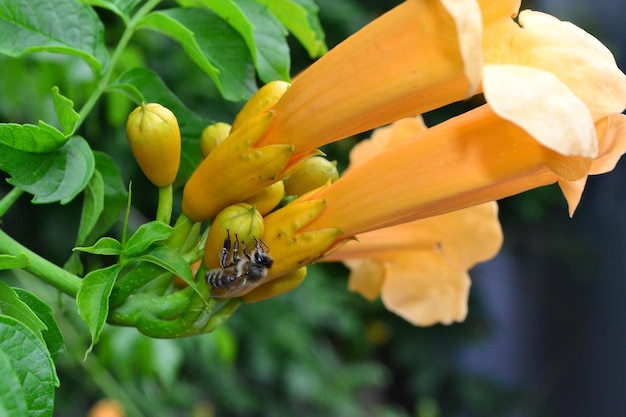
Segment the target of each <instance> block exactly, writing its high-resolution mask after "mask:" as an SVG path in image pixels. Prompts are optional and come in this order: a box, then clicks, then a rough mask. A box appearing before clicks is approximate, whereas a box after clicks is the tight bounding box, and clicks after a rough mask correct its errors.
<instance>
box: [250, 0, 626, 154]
mask: <svg viewBox="0 0 626 417" xmlns="http://www.w3.org/2000/svg"><path fill="white" fill-rule="evenodd" d="M473 5H476V2H475V1H471V0H467V1H462V2H452V1H441V2H438V1H423V0H408V1H406V2H404V3H402V4H401V5H399V6H398V7H396V8H395V9H393V10H391V11H389V12H388V13H386V14H384V15H383V16H381V17H380V18H378V19H376V20H375V21H373V22H372V23H370V24H369V25H368V26H366V27H364V28H363V29H361V30H360V31H359V32H357V33H356V34H354V35H353V36H351V37H350V38H348V39H346V40H345V41H344V42H343V43H341V44H339V45H338V46H337V47H335V48H334V49H333V50H331V51H330V52H329V53H328V54H326V55H325V56H324V57H322V58H321V59H320V60H318V61H317V62H316V63H314V64H313V65H312V66H311V67H309V68H308V69H306V70H305V71H304V72H303V73H302V74H300V75H298V76H297V77H296V78H295V80H294V82H293V84H292V86H291V87H290V88H289V89H288V90H287V92H286V93H285V94H284V95H283V96H282V98H281V99H280V100H279V101H278V103H277V104H276V105H275V106H274V110H275V111H276V118H275V120H274V123H273V125H272V127H271V128H270V129H269V130H268V132H267V133H266V134H265V136H264V137H263V138H261V140H260V141H259V143H263V144H270V143H293V144H294V145H295V150H294V155H295V156H297V155H300V154H303V153H305V152H309V151H311V150H312V149H315V148H317V147H319V146H321V145H323V144H325V143H329V142H332V141H335V140H339V139H342V138H345V137H347V136H350V135H353V134H356V133H359V132H363V131H366V130H369V129H372V128H375V127H378V126H382V125H384V124H387V123H390V122H393V121H394V120H399V119H401V118H404V117H407V116H412V115H416V114H422V113H424V112H426V111H429V110H432V109H435V108H438V107H441V106H442V105H445V104H449V103H452V102H455V101H458V100H461V99H463V98H465V97H467V96H468V91H471V90H472V89H471V88H470V86H471V85H478V82H477V80H480V78H481V77H482V79H483V86H484V87H485V88H486V91H485V96H486V98H487V101H488V102H489V103H490V104H491V105H492V108H493V109H494V111H495V112H496V113H497V114H498V115H500V116H501V117H504V118H507V119H508V120H511V121H513V122H514V123H516V124H518V125H519V126H523V128H525V129H533V131H532V132H531V133H533V135H534V136H535V137H536V138H537V140H540V141H543V139H542V136H550V132H549V131H547V132H546V131H544V134H543V135H541V131H542V130H543V129H545V124H544V125H542V126H539V129H537V128H535V127H536V126H533V122H534V121H536V120H537V119H546V118H552V119H553V120H555V126H563V125H565V126H568V127H569V129H570V131H572V132H575V133H577V134H578V135H579V136H580V135H583V137H582V138H580V140H582V141H584V142H585V143H584V144H582V143H581V144H579V145H576V146H578V147H581V149H580V150H581V151H583V152H585V154H586V156H593V153H594V151H595V148H594V145H593V143H594V142H595V138H593V137H589V135H591V136H593V135H592V127H591V126H592V124H593V122H595V121H597V120H599V119H601V118H602V117H604V116H606V115H608V114H612V113H619V112H621V111H622V110H623V109H624V106H625V105H626V78H625V77H624V74H623V73H622V72H621V71H620V70H619V69H618V68H617V66H616V64H615V60H614V59H613V56H612V55H611V53H610V51H608V49H607V48H606V47H605V46H604V45H602V44H601V43H600V42H599V41H598V40H597V39H595V38H594V37H593V36H591V35H589V34H588V33H586V32H584V31H583V30H582V29H580V28H578V27H576V26H574V25H572V24H570V23H566V22H561V21H559V20H558V19H556V18H553V17H552V16H549V15H545V14H543V13H538V12H531V11H524V12H522V13H520V15H519V19H518V21H519V24H518V23H516V22H515V21H514V20H513V19H512V16H513V15H516V14H517V9H518V7H519V1H506V0H482V1H480V2H478V5H479V7H473ZM462 16H466V17H465V18H463V17H462ZM468 16H469V17H468ZM470 51H473V52H470ZM485 64H489V65H488V66H489V67H491V70H490V71H483V68H486V67H485ZM495 67H500V68H495ZM533 69H534V70H535V71H531V70H533ZM535 82H536V83H541V84H542V85H543V86H546V87H547V88H549V89H548V90H546V89H544V88H539V85H536V86H535V88H527V86H528V84H529V83H535ZM487 87H489V88H487ZM548 97H551V100H546V99H547V98H548ZM519 99H523V100H519ZM492 101H493V103H492ZM529 102H534V103H533V105H532V106H530V107H529V106H528V103H529ZM581 102H582V103H581ZM542 103H545V105H541V104H542ZM583 107H586V108H587V110H585V109H583ZM568 111H571V112H572V113H569V114H568ZM589 113H590V115H589ZM564 117H568V118H567V119H566V120H561V119H563V118H564ZM564 122H566V123H564ZM584 135H587V136H586V137H585V136H584ZM576 140H579V139H576ZM573 142H574V141H572V140H570V141H569V143H573ZM542 143H544V142H542ZM576 146H575V147H576Z"/></svg>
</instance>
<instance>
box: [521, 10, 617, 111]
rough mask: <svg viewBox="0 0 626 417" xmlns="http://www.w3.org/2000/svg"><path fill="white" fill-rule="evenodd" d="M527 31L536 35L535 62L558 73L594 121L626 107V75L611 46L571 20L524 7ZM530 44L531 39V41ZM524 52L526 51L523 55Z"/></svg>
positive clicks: (522, 19)
mask: <svg viewBox="0 0 626 417" xmlns="http://www.w3.org/2000/svg"><path fill="white" fill-rule="evenodd" d="M519 23H520V25H521V26H522V27H523V28H524V30H523V31H522V33H523V34H527V35H528V36H527V37H528V38H532V41H531V42H532V45H527V46H531V47H532V48H533V52H532V54H530V56H529V58H531V57H532V64H531V66H534V67H535V68H543V69H545V70H546V71H550V72H552V73H554V74H556V76H557V77H559V79H561V81H563V82H564V83H565V84H566V85H567V86H568V87H569V88H570V89H571V90H572V91H574V93H575V94H576V95H577V96H578V97H579V98H580V99H581V100H582V101H583V102H585V104H586V105H587V107H589V109H590V110H591V113H592V115H593V118H594V120H598V119H600V118H602V117H604V116H606V115H609V114H612V113H621V112H622V111H623V110H624V108H625V107H626V76H625V75H624V73H623V72H622V71H621V70H620V69H619V68H618V67H617V64H616V62H615V58H614V57H613V54H612V53H611V51H609V49H608V48H607V47H606V46H604V45H603V44H602V42H600V41H599V40H598V39H596V38H595V37H593V36H592V35H590V34H589V33H587V32H585V31H584V30H583V29H581V28H579V27H578V26H576V25H574V24H572V23H570V22H562V21H560V20H559V19H557V18H555V17H553V16H550V15H548V14H545V13H541V12H536V11H531V10H524V11H522V12H521V13H520V15H519ZM529 43H530V42H529ZM522 55H524V54H522Z"/></svg>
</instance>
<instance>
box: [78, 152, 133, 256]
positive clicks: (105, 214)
mask: <svg viewBox="0 0 626 417" xmlns="http://www.w3.org/2000/svg"><path fill="white" fill-rule="evenodd" d="M94 157H95V160H96V170H97V172H99V173H100V176H101V177H102V182H103V185H104V188H103V190H104V200H103V202H102V205H103V210H101V211H100V215H99V216H98V220H97V222H96V224H95V225H94V226H93V228H92V230H91V232H90V233H89V235H88V236H87V237H85V239H84V240H83V242H80V244H84V243H91V242H95V241H96V239H98V238H99V237H100V236H102V235H103V234H104V233H106V232H107V231H108V230H109V229H110V228H111V226H113V224H115V222H116V221H117V220H118V219H119V218H120V214H121V213H122V211H123V210H124V207H126V199H127V198H128V191H127V190H126V186H125V185H124V181H123V180H122V175H121V174H120V172H119V170H118V169H117V165H115V162H113V159H111V157H110V156H109V155H107V154H105V153H102V152H94Z"/></svg>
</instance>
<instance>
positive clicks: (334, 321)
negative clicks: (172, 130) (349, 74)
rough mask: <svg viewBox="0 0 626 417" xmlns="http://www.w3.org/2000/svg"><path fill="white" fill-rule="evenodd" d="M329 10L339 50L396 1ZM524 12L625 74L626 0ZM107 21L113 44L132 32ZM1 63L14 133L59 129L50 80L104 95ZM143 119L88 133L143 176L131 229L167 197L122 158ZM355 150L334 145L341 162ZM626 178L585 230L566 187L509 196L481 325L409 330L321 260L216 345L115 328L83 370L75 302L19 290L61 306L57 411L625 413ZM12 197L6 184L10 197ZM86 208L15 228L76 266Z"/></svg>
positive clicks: (53, 211) (149, 36)
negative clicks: (98, 405) (554, 19)
mask: <svg viewBox="0 0 626 417" xmlns="http://www.w3.org/2000/svg"><path fill="white" fill-rule="evenodd" d="M317 3H318V4H319V5H320V18H321V21H322V24H323V26H324V29H325V31H326V34H327V42H328V45H329V47H332V46H333V45H334V44H336V43H338V42H339V41H340V40H342V39H344V38H345V37H346V36H348V35H349V34H350V33H353V32H354V31H356V30H357V29H358V28H359V27H361V26H363V25H364V24H366V23H367V22H368V21H370V20H372V19H373V18H375V17H376V16H377V15H379V14H380V13H382V12H383V11H384V10H388V9H390V8H391V7H393V5H394V4H397V3H399V2H398V1H382V0H381V1H356V0H341V1H336V0H317ZM522 6H523V7H522V8H531V9H535V10H545V11H550V12H553V13H555V14H557V16H559V17H560V18H562V19H564V20H572V21H573V22H575V23H576V24H578V25H579V26H582V27H584V28H585V29H586V30H588V31H589V32H591V33H593V34H594V35H595V36H597V37H598V38H599V39H600V40H602V41H603V42H604V43H605V44H606V45H608V46H609V47H610V48H611V50H612V51H613V52H614V54H615V55H616V58H617V59H618V62H619V64H620V67H621V68H622V69H624V68H626V34H625V33H624V28H623V17H624V15H625V13H626V6H624V5H623V3H622V2H621V1H605V2H602V1H596V2H594V3H593V4H590V3H589V4H587V5H586V3H584V2H577V4H576V5H573V4H571V2H557V1H544V2H526V1H525V2H524V3H523V5H522ZM99 13H100V15H101V18H102V19H103V21H104V22H105V24H106V25H107V28H108V29H107V30H108V32H109V33H110V35H111V36H112V39H111V41H114V39H113V37H114V36H115V35H116V34H119V30H120V26H119V25H120V23H119V21H117V20H116V19H115V18H114V16H113V15H111V14H109V13H107V12H105V11H102V10H99ZM620 13H621V14H620ZM618 16H621V19H620V18H618ZM133 44H134V45H136V47H135V48H131V49H130V50H129V51H128V52H127V53H126V56H125V57H124V61H123V62H124V63H125V64H126V65H128V66H129V67H130V66H133V65H145V66H148V67H149V68H151V69H153V70H155V71H156V72H157V73H158V74H160V75H161V77H162V78H163V79H164V81H165V82H166V84H167V85H168V86H169V87H170V88H171V89H172V90H173V91H175V92H176V94H178V96H179V97H181V98H182V99H183V101H184V102H185V104H186V105H187V106H188V107H190V108H192V109H194V110H195V111H197V112H198V113H200V114H202V115H204V116H206V117H207V118H210V119H215V120H223V121H230V120H232V118H233V115H234V114H235V112H236V111H237V109H238V108H239V107H240V106H241V103H225V102H223V101H222V100H220V99H219V98H218V95H217V92H216V91H215V89H214V87H212V85H211V83H210V81H209V80H208V77H207V76H206V75H204V74H203V73H201V72H200V70H198V69H197V68H196V66H195V65H194V64H193V63H192V62H191V61H190V60H189V59H188V58H187V57H186V55H185V54H184V53H183V52H182V51H181V50H180V48H179V47H178V46H176V45H174V44H173V43H170V42H169V41H167V40H166V39H165V38H164V37H161V36H159V35H156V34H154V33H140V34H139V35H138V36H136V37H135V38H134V42H133ZM291 47H292V57H293V63H292V67H293V70H292V73H293V74H296V73H297V72H298V71H299V70H301V69H302V68H305V67H306V66H307V65H308V64H309V63H310V62H311V61H310V59H309V58H308V57H307V55H306V53H305V52H304V51H303V50H302V48H301V47H300V46H299V45H298V44H297V43H296V42H291ZM0 68H1V71H2V77H1V78H0V87H1V89H0V91H2V95H1V97H0V120H1V121H3V122H4V121H10V122H16V123H33V122H36V121H37V120H38V119H43V120H53V119H54V113H53V109H52V107H51V105H50V104H49V102H48V101H46V100H44V99H43V97H45V96H46V95H47V94H49V90H50V87H51V86H52V85H59V86H60V88H61V91H63V92H64V93H65V94H66V95H68V96H69V97H72V98H73V99H74V101H76V102H82V101H83V100H84V99H85V97H86V95H87V94H88V92H89V91H90V89H91V88H92V85H91V78H90V73H89V71H88V69H87V68H86V67H85V66H84V65H83V64H81V63H80V61H78V60H76V59H74V58H71V57H65V56H58V55H49V54H45V55H44V54H38V55H34V56H30V57H28V58H26V59H22V60H15V59H10V58H6V57H0ZM68 68H70V70H71V71H70V72H69V73H68V72H67V69H68ZM41 103H47V104H41ZM472 104H473V103H463V104H461V105H455V106H450V107H449V108H447V109H443V111H441V112H439V113H434V114H429V115H427V116H426V120H427V121H428V122H429V123H435V122H437V121H439V120H442V119H443V118H445V117H448V116H449V115H450V114H451V113H454V112H458V111H461V110H463V109H464V108H465V107H466V106H469V105H472ZM131 107H132V105H131V103H130V102H129V101H128V100H126V99H125V98H123V97H122V96H118V95H110V96H107V97H106V98H105V100H103V101H102V103H101V106H100V107H99V108H98V109H97V110H96V112H94V113H93V114H92V117H91V118H90V119H89V120H88V121H87V123H86V124H85V125H84V136H85V137H87V138H90V140H91V145H92V147H94V148H95V149H101V150H105V151H107V152H109V153H110V154H112V155H114V158H115V160H116V162H117V164H118V167H119V168H120V170H121V171H122V174H123V176H124V179H125V180H130V179H132V181H133V183H134V185H133V193H134V202H135V209H136V210H134V211H133V213H132V216H133V217H132V218H131V221H133V219H135V221H136V222H138V223H140V222H143V221H145V220H146V219H147V218H152V217H153V215H154V212H153V211H154V207H155V205H156V198H157V195H156V191H155V190H154V189H153V188H152V187H151V186H150V184H149V183H148V182H147V180H146V179H145V178H144V177H143V175H142V174H141V172H140V171H139V169H138V167H137V165H136V163H135V162H134V160H133V159H132V156H131V155H130V152H128V149H127V144H126V138H125V133H124V128H123V126H124V123H125V119H126V116H127V115H128V113H129V111H130V110H131ZM364 136H365V135H364ZM356 140H358V138H353V139H349V140H345V141H342V142H340V143H338V144H334V145H332V146H328V147H327V148H325V151H326V152H327V153H328V154H329V157H330V158H331V159H336V160H338V161H339V166H340V167H342V168H343V167H345V165H346V162H347V153H348V151H349V149H350V147H351V145H352V144H353V143H355V141H356ZM625 174H626V168H624V165H623V163H622V164H621V165H618V167H617V168H616V170H615V171H614V172H612V173H611V174H609V175H605V176H601V177H597V178H590V179H589V182H588V186H587V189H586V191H585V194H584V196H583V199H582V203H581V205H580V208H579V209H578V211H577V213H576V215H575V217H574V218H573V219H570V218H569V217H568V216H567V208H566V203H565V200H564V199H563V198H562V197H561V196H560V192H559V190H558V189H557V188H556V187H546V188H542V189H538V190H534V191H532V192H528V193H525V194H523V195H520V196H516V197H512V198H509V199H506V200H504V201H502V202H501V220H502V223H503V226H504V232H505V247H504V249H503V251H502V252H501V254H500V255H499V256H498V257H497V258H496V259H494V260H493V261H491V262H489V263H486V264H483V265H480V266H479V267H477V268H476V269H475V270H474V271H473V272H472V277H473V287H472V293H471V299H470V308H469V316H468V318H467V320H466V321H465V322H464V323H461V324H455V325H451V326H433V327H431V328H416V327H413V326H411V325H409V324H408V323H406V322H404V321H403V320H401V319H399V318H398V317H396V316H394V315H393V314H391V313H389V312H387V311H386V310H385V309H384V308H383V307H382V305H381V303H380V302H374V303H370V302H368V301H366V300H364V299H363V298H361V297H360V296H359V295H356V294H353V293H349V292H348V291H347V290H346V278H347V270H346V269H345V268H344V267H343V266H341V265H338V264H323V265H316V266H314V267H312V268H310V271H309V276H308V278H307V279H306V280H305V282H304V284H302V285H301V286H300V287H299V288H298V289H296V290H295V291H293V292H292V293H289V294H286V295H284V296H281V297H279V298H277V299H273V300H269V301H266V302H263V303H259V304H254V305H246V306H244V307H242V308H241V309H240V310H239V311H238V312H237V313H236V314H235V315H234V316H233V317H232V318H231V319H230V321H229V322H228V323H227V325H226V326H224V327H222V328H220V329H218V331H216V332H214V333H212V334H208V335H204V336H200V337H193V338H188V339H183V340H154V339H149V338H147V337H144V336H142V335H140V334H139V333H138V332H137V331H135V330H134V329H126V328H112V327H108V328H106V330H105V332H104V334H103V336H102V338H101V342H100V343H99V344H98V345H97V346H96V349H95V350H94V354H93V355H91V356H90V357H89V358H88V359H87V361H82V356H83V353H84V349H85V348H86V346H87V345H88V337H87V336H88V333H87V331H86V328H85V326H84V325H82V324H81V322H80V320H79V319H78V318H77V317H76V314H75V312H74V311H73V305H72V300H71V299H66V298H65V297H59V295H58V294H57V293H56V291H54V290H52V289H51V288H50V287H47V286H45V285H43V284H39V283H37V282H36V280H35V279H33V278H32V277H29V276H27V275H25V274H21V273H16V274H11V276H6V279H7V280H10V281H11V282H12V283H14V284H15V285H19V286H24V287H26V288H28V289H30V290H32V291H33V292H35V293H36V294H38V295H39V296H41V297H42V298H44V299H45V300H47V301H48V302H49V303H50V304H51V305H54V306H57V308H58V315H57V316H58V320H59V322H60V325H61V327H62V330H63V332H64V335H65V337H66V342H67V345H68V347H69V351H68V353H67V354H66V355H63V356H62V357H61V358H60V360H59V364H58V371H59V376H60V379H61V382H62V385H61V387H60V388H59V389H58V390H57V399H56V410H55V415H56V416H80V415H85V414H86V410H87V409H89V407H90V406H91V405H93V403H94V402H95V401H97V400H98V399H101V398H104V397H114V398H117V399H118V400H120V401H122V402H123V403H124V404H126V405H127V407H128V408H127V410H126V412H127V415H128V416H140V415H143V416H157V417H158V416H198V417H201V416H202V417H205V416H206V417H210V416H220V417H222V416H223V417H231V416H232V417H238V416H276V417H281V416H302V417H309V416H310V417H313V416H337V417H352V416H355V417H357V416H377V417H378V416H381V417H386V416H388V417H400V416H403V417H404V416H420V417H437V416H454V417H456V416H458V417H470V416H476V417H479V416H515V417H521V416H569V417H577V416H580V417H583V416H623V415H626V395H625V394H624V393H626V331H625V329H626V304H625V303H624V302H623V301H622V299H623V297H624V296H625V295H626V280H625V276H624V275H625V273H626V262H625V254H626V216H624V212H625V211H626V210H625V209H626V198H625V197H624V194H623V192H622V191H623V190H625V189H626V175H625ZM6 191H8V187H7V186H6V185H5V184H4V182H3V184H2V185H0V193H3V194H4V193H5V192H6ZM77 200H78V201H75V202H72V203H70V204H69V205H67V206H58V205H54V206H33V205H30V204H29V202H28V198H27V197H22V199H21V200H20V202H19V204H18V205H16V206H15V207H14V209H13V210H12V211H11V212H10V213H9V214H8V215H7V216H5V218H4V220H3V224H2V227H3V229H5V230H6V231H7V232H8V233H9V234H11V235H13V236H15V237H17V238H18V239H19V240H20V241H21V242H22V243H24V244H25V245H27V246H28V247H30V248H32V249H33V250H35V251H37V252H39V253H41V254H42V255H44V256H46V257H48V258H50V259H52V260H53V261H54V262H56V263H57V264H63V263H64V262H65V261H66V260H67V257H68V256H69V254H70V251H71V248H72V246H73V242H74V236H75V234H76V228H77V224H76V222H75V219H76V218H77V216H78V215H79V213H80V198H79V199H77ZM117 227H118V228H119V226H117ZM116 232H119V230H114V231H113V233H116ZM2 278H3V279H5V276H4V275H3V277H2Z"/></svg>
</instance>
